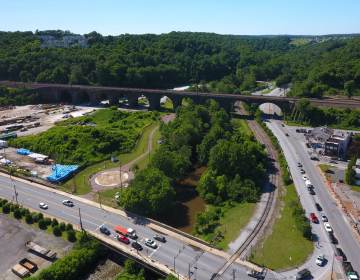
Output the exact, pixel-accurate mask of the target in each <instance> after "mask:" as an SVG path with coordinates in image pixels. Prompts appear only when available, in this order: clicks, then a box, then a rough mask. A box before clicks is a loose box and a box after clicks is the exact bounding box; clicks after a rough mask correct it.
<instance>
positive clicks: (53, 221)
mask: <svg viewBox="0 0 360 280" xmlns="http://www.w3.org/2000/svg"><path fill="white" fill-rule="evenodd" d="M57 225H59V222H58V221H57V220H56V219H55V218H54V219H53V220H52V222H51V226H52V227H55V226H57Z"/></svg>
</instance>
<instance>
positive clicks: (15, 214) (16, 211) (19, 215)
mask: <svg viewBox="0 0 360 280" xmlns="http://www.w3.org/2000/svg"><path fill="white" fill-rule="evenodd" d="M14 217H15V219H21V217H22V213H21V210H20V209H19V208H16V209H15V210H14Z"/></svg>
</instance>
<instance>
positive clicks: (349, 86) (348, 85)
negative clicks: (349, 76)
mask: <svg viewBox="0 0 360 280" xmlns="http://www.w3.org/2000/svg"><path fill="white" fill-rule="evenodd" d="M344 90H345V94H346V96H347V97H349V98H351V97H352V96H353V95H354V90H355V81H354V80H351V81H347V82H345V83H344Z"/></svg>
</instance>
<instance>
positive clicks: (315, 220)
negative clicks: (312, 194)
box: [310, 213, 319, 224]
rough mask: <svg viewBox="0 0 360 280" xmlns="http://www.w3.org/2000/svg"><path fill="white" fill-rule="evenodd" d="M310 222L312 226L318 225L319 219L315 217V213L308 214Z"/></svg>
mask: <svg viewBox="0 0 360 280" xmlns="http://www.w3.org/2000/svg"><path fill="white" fill-rule="evenodd" d="M310 220H311V221H312V222H313V223H314V224H318V223H319V219H318V217H316V215H315V213H310Z"/></svg>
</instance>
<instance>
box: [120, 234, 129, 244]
mask: <svg viewBox="0 0 360 280" xmlns="http://www.w3.org/2000/svg"><path fill="white" fill-rule="evenodd" d="M117 239H118V240H119V241H120V242H122V243H125V244H130V240H129V238H127V237H126V236H124V235H121V234H119V235H118V236H117Z"/></svg>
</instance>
